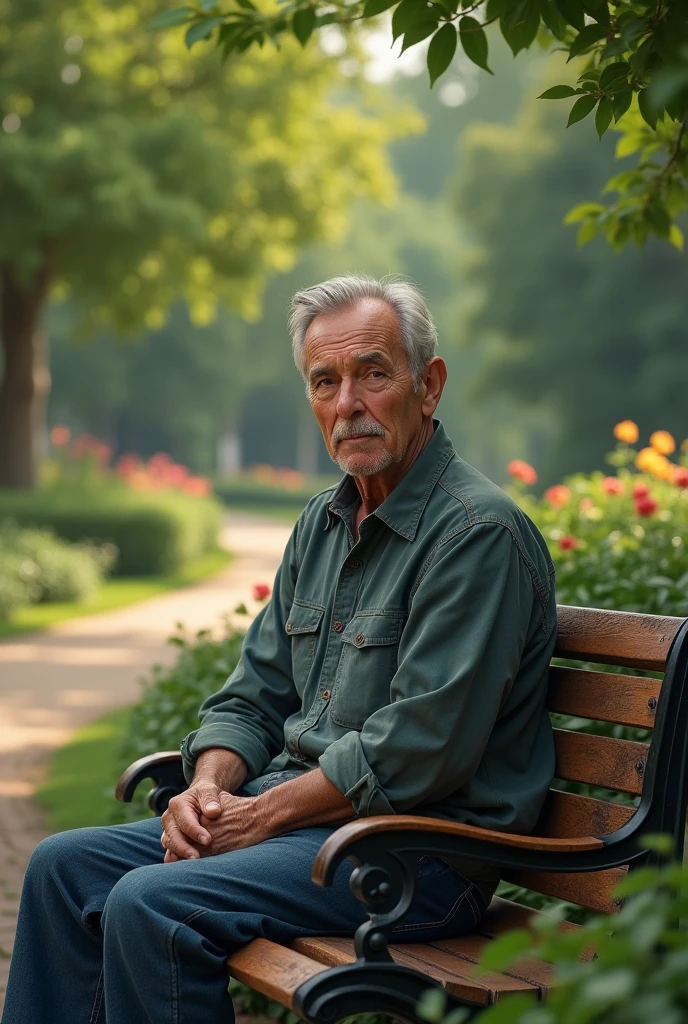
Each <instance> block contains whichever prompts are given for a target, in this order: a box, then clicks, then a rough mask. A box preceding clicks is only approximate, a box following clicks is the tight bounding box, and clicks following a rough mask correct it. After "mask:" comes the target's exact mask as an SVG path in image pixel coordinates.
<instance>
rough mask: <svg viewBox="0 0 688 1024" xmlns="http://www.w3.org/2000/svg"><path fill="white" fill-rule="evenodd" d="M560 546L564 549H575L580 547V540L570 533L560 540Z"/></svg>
mask: <svg viewBox="0 0 688 1024" xmlns="http://www.w3.org/2000/svg"><path fill="white" fill-rule="evenodd" d="M559 547H560V548H561V550H562V551H573V549H574V548H577V547H578V541H577V540H576V538H575V537H571V536H570V535H569V534H567V535H566V536H565V537H562V538H561V540H560V541H559Z"/></svg>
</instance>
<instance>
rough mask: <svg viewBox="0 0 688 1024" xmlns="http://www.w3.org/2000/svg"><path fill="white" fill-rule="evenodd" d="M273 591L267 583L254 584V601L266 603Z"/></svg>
mask: <svg viewBox="0 0 688 1024" xmlns="http://www.w3.org/2000/svg"><path fill="white" fill-rule="evenodd" d="M271 593H272V591H271V590H270V587H269V586H268V585H267V583H254V584H253V600H254V601H265V600H266V599H267V598H268V597H270V594H271Z"/></svg>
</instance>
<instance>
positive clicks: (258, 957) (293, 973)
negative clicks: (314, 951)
mask: <svg viewBox="0 0 688 1024" xmlns="http://www.w3.org/2000/svg"><path fill="white" fill-rule="evenodd" d="M227 967H228V969H229V973H230V974H231V975H232V977H233V978H236V979H237V981H242V982H243V983H244V984H245V985H249V986H250V987H251V988H254V989H256V991H258V992H262V993H263V995H265V996H268V998H270V999H275V1000H276V1001H277V1002H278V1003H281V1004H282V1006H288V1007H289V1008H290V1009H293V1000H294V993H295V992H296V990H297V989H298V988H299V986H300V985H303V983H304V982H305V981H308V980H309V978H313V977H315V975H316V974H321V973H322V971H323V965H322V964H319V963H315V962H314V961H313V960H310V959H309V958H308V957H306V956H302V955H301V953H297V952H296V950H293V949H289V948H288V947H287V946H278V945H277V943H275V942H270V941H269V940H268V939H253V941H252V942H249V943H248V945H246V946H243V947H242V948H241V949H239V950H237V952H236V953H233V954H232V956H231V957H230V958H229V960H228V961H227Z"/></svg>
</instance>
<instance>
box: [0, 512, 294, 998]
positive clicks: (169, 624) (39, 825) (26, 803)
mask: <svg viewBox="0 0 688 1024" xmlns="http://www.w3.org/2000/svg"><path fill="white" fill-rule="evenodd" d="M289 533H290V527H289V526H285V525H284V524H283V523H280V522H277V521H276V520H270V519H267V518H263V517H258V516H249V515H245V514H238V513H236V514H235V513H232V515H231V516H230V518H229V521H228V523H227V524H226V526H225V528H224V530H223V532H222V538H221V542H222V544H223V546H225V547H227V548H229V549H230V550H231V551H232V552H233V553H234V558H233V560H232V563H231V565H229V566H228V568H227V569H225V570H224V571H223V572H222V573H220V574H219V575H218V576H215V577H213V578H212V579H210V580H206V581H205V582H203V583H199V584H196V585H195V586H193V587H187V588H184V589H181V590H175V591H172V592H171V593H169V594H163V595H162V596H160V597H155V598H151V599H150V600H147V601H143V602H141V603H140V604H136V605H132V606H131V607H129V608H123V609H119V610H117V611H113V612H105V613H103V614H100V615H92V616H87V617H84V618H81V619H72V620H71V621H69V622H65V623H61V624H60V625H58V626H55V627H53V628H52V629H50V630H49V631H48V632H45V633H41V634H37V635H29V636H26V637H23V638H21V637H20V638H17V639H13V640H8V641H6V642H3V643H0V1010H2V1005H3V1001H4V1000H3V996H4V991H5V985H6V980H7V972H8V967H9V954H10V952H11V949H12V944H13V941H14V929H15V919H16V911H17V905H18V899H19V893H20V890H21V882H22V877H23V873H24V869H25V866H26V862H27V859H28V857H29V855H30V853H31V851H32V850H33V848H34V846H35V845H36V843H38V842H39V840H40V839H42V838H43V837H44V836H45V835H46V830H45V825H44V821H43V815H42V813H41V809H40V808H39V806H38V805H37V804H36V803H35V801H34V800H33V799H32V796H33V793H34V791H35V787H36V785H37V784H38V783H39V782H40V781H41V780H42V779H43V777H44V775H45V772H46V770H47V766H48V763H49V760H50V756H51V754H52V752H53V751H54V750H55V748H56V747H59V746H61V745H62V744H64V743H66V742H67V740H68V739H69V738H70V737H71V736H72V734H73V733H74V731H75V730H76V729H78V728H79V727H80V726H82V725H85V724H86V723H87V722H89V721H90V720H92V719H94V718H97V717H99V716H100V715H102V714H104V713H105V712H107V711H109V710H112V709H114V708H116V707H119V706H121V705H125V704H131V703H132V702H133V701H135V700H136V698H137V696H138V693H139V679H140V678H141V676H142V675H144V674H145V673H146V672H147V670H148V669H149V668H150V666H151V665H153V664H154V663H156V662H158V663H164V664H168V663H170V662H171V661H173V660H174V658H175V654H176V650H175V648H174V647H171V646H170V645H168V644H166V643H165V641H166V639H167V637H168V636H170V635H171V634H172V633H173V632H174V629H175V624H176V623H177V622H183V623H184V625H185V627H186V628H187V629H188V630H189V631H194V632H195V631H196V630H198V629H204V628H212V627H214V626H217V625H219V624H220V623H221V620H222V617H223V616H224V615H226V614H227V613H228V612H231V611H232V610H233V609H234V608H235V607H236V606H237V605H238V604H239V603H240V602H244V603H245V604H246V606H247V608H248V609H249V611H250V612H255V611H256V610H257V608H258V605H257V604H256V603H255V602H253V601H252V600H251V591H252V587H253V584H254V583H267V584H269V585H270V586H272V582H273V578H274V574H275V571H276V569H277V566H278V565H279V562H280V558H281V555H282V552H283V550H284V546H285V544H286V542H287V538H288V536H289ZM244 621H246V620H244Z"/></svg>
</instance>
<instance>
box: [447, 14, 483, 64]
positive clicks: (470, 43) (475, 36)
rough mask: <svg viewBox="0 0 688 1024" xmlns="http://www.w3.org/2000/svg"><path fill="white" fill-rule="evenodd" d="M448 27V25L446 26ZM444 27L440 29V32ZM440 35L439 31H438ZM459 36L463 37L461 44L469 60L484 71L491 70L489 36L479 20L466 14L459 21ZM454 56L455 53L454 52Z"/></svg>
mask: <svg viewBox="0 0 688 1024" xmlns="http://www.w3.org/2000/svg"><path fill="white" fill-rule="evenodd" d="M445 27H446V26H445ZM441 31H442V29H440V32H441ZM438 35H439V32H438ZM459 38H460V39H461V45H462V46H463V52H464V53H465V54H466V56H467V57H468V59H469V60H471V61H473V63H474V64H477V65H478V67H479V68H482V69H483V71H489V73H490V74H492V72H491V71H490V69H489V67H488V66H487V54H488V47H487V36H486V35H485V30H484V29H483V27H482V25H481V24H480V22H479V21H476V19H475V18H470V17H468V16H466V17H465V18H462V19H461V21H460V22H459ZM452 56H453V54H452Z"/></svg>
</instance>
